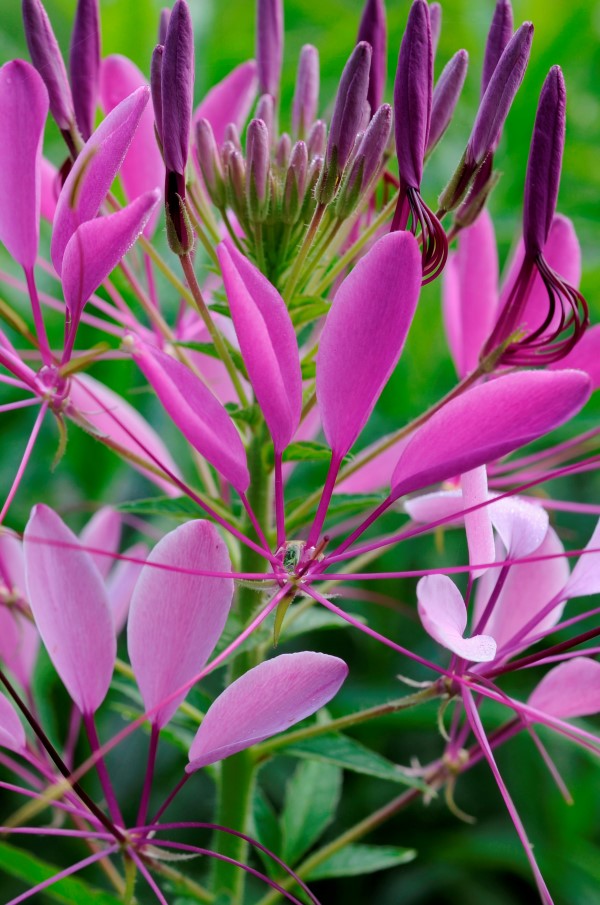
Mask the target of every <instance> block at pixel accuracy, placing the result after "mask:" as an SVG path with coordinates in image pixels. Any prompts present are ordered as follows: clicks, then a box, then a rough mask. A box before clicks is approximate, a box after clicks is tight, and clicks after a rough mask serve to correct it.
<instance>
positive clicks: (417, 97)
mask: <svg viewBox="0 0 600 905" xmlns="http://www.w3.org/2000/svg"><path fill="white" fill-rule="evenodd" d="M432 91H433V47H432V43H431V26H430V22H429V7H428V5H427V3H426V2H425V0H414V3H413V5H412V6H411V8H410V12H409V14H408V21H407V23H406V31H405V32H404V37H403V38H402V44H401V45H400V56H399V58H398V69H397V71H396V81H395V84H394V122H395V131H396V153H397V155H398V168H399V171H400V178H401V180H402V181H403V182H404V183H405V185H407V186H408V187H410V188H417V189H418V188H419V186H420V185H421V177H422V175H423V158H424V157H425V149H426V147H427V138H428V135H429V122H430V119H431V98H432Z"/></svg>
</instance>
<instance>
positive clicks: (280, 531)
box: [275, 453, 285, 550]
mask: <svg viewBox="0 0 600 905" xmlns="http://www.w3.org/2000/svg"><path fill="white" fill-rule="evenodd" d="M275 526H276V529H277V549H278V550H279V548H280V547H281V546H282V544H283V543H284V542H285V497H284V491H283V453H275Z"/></svg>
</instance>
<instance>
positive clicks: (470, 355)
mask: <svg viewBox="0 0 600 905" xmlns="http://www.w3.org/2000/svg"><path fill="white" fill-rule="evenodd" d="M449 263H450V269H448V267H447V268H446V271H445V273H444V276H443V284H442V285H443V302H444V323H445V326H446V335H447V337H448V343H449V345H450V349H451V352H452V356H453V358H454V362H455V365H456V370H457V373H458V375H459V377H465V376H466V375H467V374H468V373H469V372H470V371H472V370H474V368H476V367H477V364H478V362H479V353H480V351H481V349H482V348H483V344H484V343H485V340H486V339H487V337H488V336H489V335H490V333H491V330H492V327H493V325H494V319H495V316H496V311H497V307H498V252H497V250H496V238H495V234H494V226H493V224H492V220H491V217H490V215H489V214H488V212H487V211H485V210H484V211H482V213H481V214H480V215H479V217H478V218H477V220H476V221H475V223H474V224H473V225H472V226H469V227H467V229H464V230H462V231H461V233H460V236H459V240H458V250H457V251H456V252H455V254H454V255H452V256H451V259H450V262H449Z"/></svg>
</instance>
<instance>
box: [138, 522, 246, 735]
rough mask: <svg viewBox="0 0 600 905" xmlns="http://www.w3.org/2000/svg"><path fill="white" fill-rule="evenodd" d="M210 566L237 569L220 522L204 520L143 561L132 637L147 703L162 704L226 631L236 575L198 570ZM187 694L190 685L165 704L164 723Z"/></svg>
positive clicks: (174, 534) (158, 718)
mask: <svg viewBox="0 0 600 905" xmlns="http://www.w3.org/2000/svg"><path fill="white" fill-rule="evenodd" d="M150 563H161V564H162V565H166V566H168V567H169V569H168V570H167V569H157V568H153V567H152V566H151V565H150ZM203 569H205V570H211V571H215V572H230V571H231V562H230V560H229V554H228V552H227V547H226V545H225V543H224V541H223V540H221V538H220V537H219V534H218V532H217V530H216V528H215V527H214V525H211V524H210V522H206V521H202V520H199V521H193V522H186V524H184V525H180V526H179V528H176V529H175V530H174V531H171V532H170V533H169V534H167V535H165V537H163V539H162V540H161V541H159V543H158V544H157V545H156V546H155V547H154V549H153V550H152V552H151V553H150V555H149V557H148V559H147V561H146V565H145V566H144V567H143V568H142V571H141V574H140V577H139V579H138V582H137V584H136V586H135V590H134V592H133V597H132V599H131V607H130V610H129V622H128V626H127V644H128V649H129V658H130V660H131V665H132V667H133V671H134V673H135V677H136V680H137V683H138V686H139V688H140V691H141V693H142V698H143V699H144V706H145V708H146V710H152V709H154V708H155V707H158V706H159V705H160V703H161V701H163V700H164V699H165V698H168V697H169V696H170V695H171V694H173V692H175V691H177V689H178V688H180V686H181V685H184V684H185V683H186V682H188V681H189V680H190V679H191V678H192V677H193V676H194V675H196V673H197V672H199V671H200V670H201V669H202V667H203V666H204V664H205V663H206V661H207V660H208V657H209V656H210V654H211V652H212V650H213V649H214V647H215V645H216V643H217V641H218V640H219V637H220V635H221V632H222V631H223V628H224V626H225V622H226V621H227V616H228V614H229V607H230V606H231V599H232V597H233V581H232V580H231V579H230V578H206V577H204V576H202V575H198V574H193V573H194V572H196V571H200V572H201V571H202V570H203ZM178 570H187V571H178ZM190 573H191V574H190ZM184 698H185V692H184V693H183V694H180V695H178V696H177V698H176V699H174V700H173V701H171V702H170V703H169V704H166V705H165V706H164V707H160V708H159V709H158V710H157V711H156V712H154V713H153V714H152V717H151V719H152V722H153V723H154V724H155V725H156V726H158V727H159V728H162V727H163V726H164V725H165V724H166V723H168V721H169V720H170V719H171V717H172V716H173V714H174V713H175V711H176V710H177V708H178V707H179V705H180V703H181V702H182V701H183V699H184Z"/></svg>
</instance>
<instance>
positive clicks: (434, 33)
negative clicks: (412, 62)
mask: <svg viewBox="0 0 600 905" xmlns="http://www.w3.org/2000/svg"><path fill="white" fill-rule="evenodd" d="M429 22H430V24H431V46H432V48H433V55H434V56H435V55H436V52H437V47H438V42H439V40H440V34H441V31H442V4H441V3H432V4H431V5H430V7H429Z"/></svg>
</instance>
